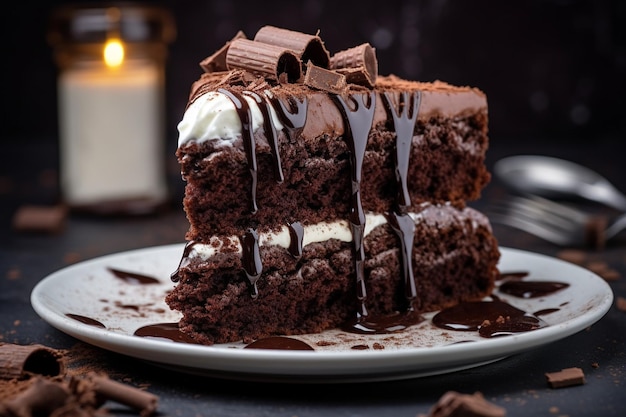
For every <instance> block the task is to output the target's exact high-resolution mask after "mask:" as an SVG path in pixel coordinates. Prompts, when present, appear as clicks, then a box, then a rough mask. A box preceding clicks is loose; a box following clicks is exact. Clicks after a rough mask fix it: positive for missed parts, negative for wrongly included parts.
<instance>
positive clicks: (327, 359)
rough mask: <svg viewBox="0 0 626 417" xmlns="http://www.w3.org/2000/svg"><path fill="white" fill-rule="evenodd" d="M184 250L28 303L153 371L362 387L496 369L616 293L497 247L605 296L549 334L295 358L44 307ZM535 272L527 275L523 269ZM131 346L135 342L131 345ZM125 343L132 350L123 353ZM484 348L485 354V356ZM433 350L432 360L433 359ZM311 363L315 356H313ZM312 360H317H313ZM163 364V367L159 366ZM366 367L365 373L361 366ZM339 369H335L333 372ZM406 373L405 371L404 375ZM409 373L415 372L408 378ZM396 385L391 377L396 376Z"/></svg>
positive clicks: (178, 246) (582, 322) (592, 314)
mask: <svg viewBox="0 0 626 417" xmlns="http://www.w3.org/2000/svg"><path fill="white" fill-rule="evenodd" d="M183 247H184V243H175V244H168V245H159V246H150V247H144V248H139V249H134V250H128V251H123V252H116V253H112V254H108V255H102V256H98V257H94V258H91V259H88V260H85V261H81V262H78V263H76V264H73V265H68V266H66V267H64V268H61V269H59V270H57V271H54V272H53V273H51V274H49V275H47V276H45V277H44V278H42V279H41V280H40V281H39V282H38V283H37V284H36V285H35V287H34V288H33V290H32V292H31V296H30V301H31V306H32V308H33V309H34V310H35V312H36V313H37V314H38V315H39V316H40V317H41V318H42V319H43V320H44V321H46V322H47V323H48V324H50V325H51V326H52V327H54V328H56V329H57V330H59V331H61V332H63V333H66V334H68V335H70V336H72V337H74V338H76V339H79V340H81V341H83V342H86V343H88V344H91V345H94V346H97V347H100V348H103V349H106V350H109V351H113V352H116V353H120V354H124V355H127V356H131V357H135V358H139V359H144V360H146V361H149V362H156V363H157V364H161V365H165V366H170V367H171V366H173V367H181V368H192V369H194V370H197V371H199V372H200V373H205V374H207V375H211V372H213V373H214V374H232V376H233V377H234V378H235V379H240V378H244V377H245V376H242V375H238V374H239V372H237V371H236V370H235V369H233V366H234V363H236V364H237V365H236V368H237V369H241V368H242V367H245V368H246V369H249V371H248V372H246V374H247V375H248V377H249V378H259V376H260V377H263V376H265V377H267V378H270V379H276V378H278V379H292V378H295V379H296V380H299V379H301V378H306V377H307V376H311V377H316V378H318V379H319V381H320V382H332V381H329V380H328V379H331V380H335V379H336V380H338V381H339V382H341V381H346V382H355V381H354V380H360V379H364V380H367V381H371V380H375V379H376V377H377V376H378V377H379V378H382V376H381V375H382V374H386V376H385V377H384V378H386V380H388V379H402V378H407V377H419V376H425V375H426V374H427V375H433V374H440V373H446V372H447V370H448V369H450V368H454V367H457V368H459V367H461V368H468V367H471V366H472V363H473V364H475V365H474V366H479V365H480V364H482V363H486V362H493V361H494V360H498V358H500V359H501V358H503V357H507V356H511V355H513V354H517V353H520V352H523V351H526V350H529V349H532V348H536V347H539V346H542V345H545V344H548V343H552V342H554V341H556V340H560V339H563V338H566V337H569V336H571V335H573V334H575V333H578V332H579V331H581V330H583V329H585V328H587V327H588V326H590V325H592V324H594V323H596V322H597V321H598V320H600V319H601V318H602V317H604V315H605V314H606V313H607V312H608V311H609V309H610V307H611V305H612V303H613V297H614V296H613V291H612V289H611V287H610V286H609V284H608V283H607V282H606V281H605V280H603V279H602V278H601V277H599V276H598V275H597V274H595V273H593V272H592V271H589V270H587V269H585V268H583V267H581V266H579V265H576V264H573V263H570V262H567V261H564V260H561V259H558V258H554V257H551V256H549V255H545V254H540V253H534V252H529V251H526V250H522V249H515V248H509V247H500V251H501V254H502V256H501V258H500V262H499V265H501V263H502V262H503V259H505V258H507V257H510V256H514V255H515V256H522V257H531V258H535V259H542V260H543V261H544V262H550V263H554V264H555V265H559V266H566V267H567V268H573V269H574V270H577V271H578V272H580V273H584V274H587V275H588V276H589V278H591V279H594V280H596V282H595V284H597V285H599V286H601V287H602V288H598V290H599V291H600V293H601V295H602V299H601V302H599V303H598V304H597V305H594V306H593V308H591V309H590V310H589V311H587V312H584V313H582V314H580V315H578V316H576V317H573V318H570V319H569V320H566V321H565V322H564V323H558V324H557V325H552V326H547V327H545V328H542V329H538V330H535V331H532V332H525V333H519V334H514V335H510V336H506V337H502V338H492V339H485V341H482V340H481V341H478V342H474V343H462V344H451V345H445V346H436V347H435V348H433V347H415V348H403V349H397V350H396V349H393V350H372V349H369V350H342V351H314V352H311V351H297V350H295V351H292V350H271V349H234V348H225V347H224V346H220V345H218V346H204V345H193V344H185V343H173V342H171V341H163V340H157V339H151V338H140V337H136V336H133V335H131V334H122V333H117V332H112V331H109V330H106V329H100V328H96V327H94V326H90V325H86V324H83V323H80V322H78V321H76V320H73V319H70V318H67V317H65V316H63V315H60V314H58V313H57V312H55V311H54V310H53V309H52V308H51V307H49V306H47V305H46V304H45V298H46V294H45V291H44V290H45V288H46V286H47V285H51V284H50V283H51V282H54V281H55V280H57V279H60V278H59V277H63V276H64V275H65V274H71V273H72V272H73V271H75V270H80V269H81V268H85V267H88V266H90V265H93V264H98V263H101V262H103V261H104V260H106V259H111V258H116V257H128V256H135V255H138V256H141V255H145V254H146V253H147V252H149V253H152V254H154V255H155V256H156V254H157V253H159V252H161V251H163V252H170V251H173V250H177V251H181V252H179V253H182V250H183ZM528 269H529V270H532V267H530V268H528ZM129 338H132V339H129ZM129 340H132V342H133V343H130V344H129V345H130V346H129V345H127V344H126V343H128V341H129ZM485 344H488V345H487V347H488V349H485ZM433 349H436V351H437V355H434V354H433ZM313 355H314V356H313ZM312 358H314V359H315V360H311V359H312ZM424 358H427V359H430V360H429V365H430V366H428V367H424V366H419V365H420V363H421V362H422V361H423V360H424ZM164 359H166V360H164ZM268 361H280V364H281V366H279V367H277V368H276V369H274V368H272V367H268V366H267V365H266V364H267V362H268ZM364 361H366V362H367V365H368V366H367V367H365V368H366V369H364V367H363V362H364ZM338 364H340V365H341V366H340V367H339V369H337V365H338ZM407 366H409V368H410V369H408V370H407ZM411 369H413V370H414V371H415V372H414V373H411V372H408V371H410V370H411ZM394 372H395V373H396V374H397V377H396V378H394V377H393V376H392V374H393V373H394Z"/></svg>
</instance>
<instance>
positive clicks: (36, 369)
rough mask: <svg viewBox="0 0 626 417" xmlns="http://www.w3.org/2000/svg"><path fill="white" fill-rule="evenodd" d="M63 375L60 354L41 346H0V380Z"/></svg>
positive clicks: (63, 364)
mask: <svg viewBox="0 0 626 417" xmlns="http://www.w3.org/2000/svg"><path fill="white" fill-rule="evenodd" d="M64 373H65V362H64V360H63V356H62V354H61V353H60V352H58V351H56V350H54V349H50V348H48V347H45V346H42V345H15V344H11V343H3V344H0V378H1V379H21V378H24V377H26V376H28V375H29V374H38V375H44V376H58V375H63V374H64Z"/></svg>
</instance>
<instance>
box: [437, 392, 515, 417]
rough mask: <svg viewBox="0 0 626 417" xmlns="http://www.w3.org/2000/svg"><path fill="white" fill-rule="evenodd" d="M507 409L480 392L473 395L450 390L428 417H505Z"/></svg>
mask: <svg viewBox="0 0 626 417" xmlns="http://www.w3.org/2000/svg"><path fill="white" fill-rule="evenodd" d="M505 415H506V410H505V409H504V408H502V407H499V406H497V405H495V404H492V403H490V402H488V401H487V400H485V398H484V397H483V395H482V394H481V393H480V392H476V393H474V394H473V395H469V394H460V393H458V392H455V391H448V392H446V393H445V394H443V395H442V396H441V398H440V399H439V401H437V404H435V405H434V406H433V407H432V408H431V409H430V412H429V413H428V417H504V416H505Z"/></svg>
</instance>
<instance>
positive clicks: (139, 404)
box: [87, 372, 159, 417]
mask: <svg viewBox="0 0 626 417" xmlns="http://www.w3.org/2000/svg"><path fill="white" fill-rule="evenodd" d="M87 381H88V382H89V383H91V385H92V387H93V390H94V392H95V393H96V395H97V396H98V397H100V398H102V399H106V400H112V401H115V402H118V403H120V404H123V405H126V406H129V407H131V408H133V409H135V410H139V412H140V415H141V416H144V417H145V416H149V415H151V414H153V413H154V412H155V411H156V409H157V404H158V400H159V398H158V397H157V396H156V395H154V394H151V393H149V392H146V391H142V390H140V389H138V388H134V387H131V386H130V385H126V384H122V383H120V382H117V381H114V380H112V379H109V377H108V376H106V375H100V374H97V373H95V372H90V373H89V374H87Z"/></svg>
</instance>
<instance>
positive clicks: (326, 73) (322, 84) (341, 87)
mask: <svg viewBox="0 0 626 417" xmlns="http://www.w3.org/2000/svg"><path fill="white" fill-rule="evenodd" d="M304 84H305V85H308V86H309V87H311V88H315V89H317V90H322V91H328V92H329V93H333V94H342V93H343V92H345V90H346V88H347V84H346V77H345V75H343V74H339V73H337V72H335V71H330V70H327V69H325V68H322V67H318V66H317V65H314V64H313V63H312V62H311V61H309V62H308V63H307V66H306V73H305V74H304Z"/></svg>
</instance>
